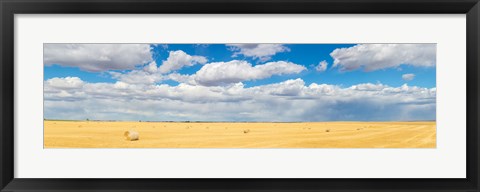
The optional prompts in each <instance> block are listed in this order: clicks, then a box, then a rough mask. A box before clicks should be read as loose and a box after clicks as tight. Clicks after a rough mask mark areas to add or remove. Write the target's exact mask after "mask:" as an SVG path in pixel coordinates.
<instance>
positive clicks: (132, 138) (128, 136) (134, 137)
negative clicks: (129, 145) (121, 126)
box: [123, 130, 140, 141]
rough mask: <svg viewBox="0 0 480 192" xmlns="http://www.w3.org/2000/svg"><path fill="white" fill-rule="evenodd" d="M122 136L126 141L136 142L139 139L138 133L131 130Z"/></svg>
mask: <svg viewBox="0 0 480 192" xmlns="http://www.w3.org/2000/svg"><path fill="white" fill-rule="evenodd" d="M123 135H124V136H125V139H126V140H128V141H136V140H138V139H140V135H139V134H138V132H136V131H132V130H130V131H125V133H124V134H123Z"/></svg>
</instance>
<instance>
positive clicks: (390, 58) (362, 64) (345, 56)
mask: <svg viewBox="0 0 480 192" xmlns="http://www.w3.org/2000/svg"><path fill="white" fill-rule="evenodd" d="M330 56H332V58H333V59H334V62H333V67H340V70H342V71H352V70H356V69H363V70H365V71H374V70H379V69H385V68H392V67H398V66H400V65H402V64H403V65H412V66H421V67H433V66H435V65H436V45H435V44H360V45H355V46H353V47H349V48H339V49H335V50H334V51H332V52H331V53H330Z"/></svg>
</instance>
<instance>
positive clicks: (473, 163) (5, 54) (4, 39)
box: [0, 0, 480, 191]
mask: <svg viewBox="0 0 480 192" xmlns="http://www.w3.org/2000/svg"><path fill="white" fill-rule="evenodd" d="M39 2H44V3H45V1H39ZM67 2H68V1H67ZM14 12H15V11H14V8H13V6H12V2H11V1H4V0H0V24H1V25H0V26H1V28H2V29H1V30H0V42H1V46H0V62H1V63H0V108H1V109H0V139H1V140H0V191H3V190H4V189H3V188H4V187H5V186H7V185H8V184H9V183H12V181H13V177H14V169H13V165H14V161H13V160H14V156H13V155H14V152H13V151H14V148H13V144H14V140H13V139H14V138H13V136H14V131H13V130H14V118H13V117H14V102H13V101H14V62H13V61H14V55H13V53H14V50H13V49H12V48H14V38H12V37H14ZM27 12H28V11H27ZM479 21H480V3H478V1H477V3H476V4H475V5H474V6H472V8H471V9H470V11H468V13H467V39H466V41H467V63H468V64H467V85H466V86H467V102H468V104H469V105H467V136H466V137H467V151H469V152H470V153H467V166H470V167H469V168H470V170H467V179H468V180H469V183H470V186H469V189H468V190H465V191H470V190H475V191H478V190H479V183H480V180H479V177H478V171H479V166H478V164H479V162H478V156H479V152H480V150H479V144H480V142H479V141H478V140H477V139H478V138H480V134H479V133H480V131H479V130H478V129H479V124H478V119H479V118H480V115H479V113H478V112H479V109H480V102H479V101H478V100H479V95H480V90H479V85H480V78H479V77H478V75H480V67H479V65H480V63H479V61H480V56H479V53H480V52H479V50H480V49H479V47H480V41H479V39H480V34H479V32H480V24H479ZM8 188H9V187H8ZM14 188H15V187H12V188H10V189H5V190H15V189H14ZM459 190H461V191H463V190H462V189H459ZM267 191H268V190H267ZM339 191H342V190H339ZM412 191H414V190H412Z"/></svg>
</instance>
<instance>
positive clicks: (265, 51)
mask: <svg viewBox="0 0 480 192" xmlns="http://www.w3.org/2000/svg"><path fill="white" fill-rule="evenodd" d="M226 46H229V48H230V50H231V51H234V52H233V55H232V57H237V56H238V55H244V56H245V57H252V58H254V59H259V60H260V61H262V62H264V61H268V60H270V59H271V57H272V56H273V55H275V54H277V53H281V52H288V51H290V49H289V48H288V47H285V46H284V45H282V44H226Z"/></svg>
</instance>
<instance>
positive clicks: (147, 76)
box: [109, 61, 167, 84]
mask: <svg viewBox="0 0 480 192" xmlns="http://www.w3.org/2000/svg"><path fill="white" fill-rule="evenodd" d="M109 74H110V75H111V76H112V78H114V79H117V80H119V81H121V82H125V83H129V84H153V83H157V82H161V81H163V80H165V79H167V78H166V77H165V76H164V75H162V74H161V73H160V71H159V70H158V67H157V63H156V62H155V61H153V62H151V63H149V64H147V65H145V66H144V67H143V69H140V70H132V71H130V72H127V73H120V72H114V71H111V72H109Z"/></svg>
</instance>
